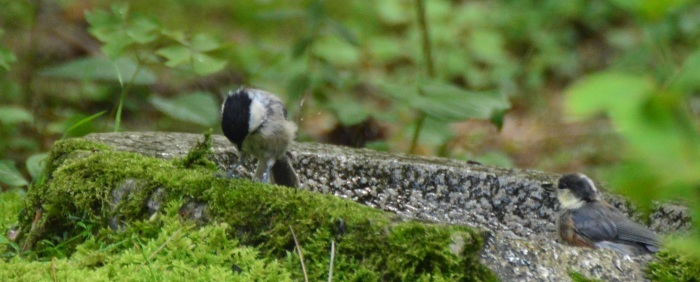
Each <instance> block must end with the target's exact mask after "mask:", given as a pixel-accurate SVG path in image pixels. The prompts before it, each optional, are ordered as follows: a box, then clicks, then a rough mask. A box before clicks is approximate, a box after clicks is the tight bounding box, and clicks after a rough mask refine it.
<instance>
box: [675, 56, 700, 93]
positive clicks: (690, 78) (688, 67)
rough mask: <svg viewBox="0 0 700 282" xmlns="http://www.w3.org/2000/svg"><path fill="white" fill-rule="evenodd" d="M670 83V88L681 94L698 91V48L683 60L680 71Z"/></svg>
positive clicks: (699, 60) (699, 78)
mask: <svg viewBox="0 0 700 282" xmlns="http://www.w3.org/2000/svg"><path fill="white" fill-rule="evenodd" d="M671 83H672V87H673V88H674V89H675V90H676V91H679V92H681V93H692V92H693V91H697V90H700V48H698V49H697V50H695V51H694V52H693V53H692V54H691V55H690V56H688V57H687V58H686V59H685V62H683V67H682V68H681V71H680V72H679V73H678V75H677V76H676V77H675V78H673V80H672V81H671Z"/></svg>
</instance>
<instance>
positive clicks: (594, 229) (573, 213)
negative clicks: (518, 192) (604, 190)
mask: <svg viewBox="0 0 700 282" xmlns="http://www.w3.org/2000/svg"><path fill="white" fill-rule="evenodd" d="M557 188H558V189H557V199H558V200H559V204H560V206H561V211H560V214H559V217H558V218H557V221H558V222H557V226H558V234H559V238H560V239H561V240H562V241H564V242H565V243H567V244H569V245H573V246H578V247H587V248H593V249H599V248H600V249H610V250H613V251H616V252H618V253H621V254H624V255H629V256H638V255H644V254H653V253H656V252H657V251H658V250H659V249H660V247H661V240H660V238H659V237H658V236H657V235H656V234H655V233H654V232H652V231H651V230H649V229H648V228H646V227H645V226H642V225H641V224H638V223H636V222H633V221H632V220H630V219H629V218H627V217H626V216H625V215H624V214H623V213H622V212H620V211H619V210H618V209H616V208H615V207H613V206H612V205H610V203H608V202H607V201H605V200H604V199H602V198H601V197H600V194H599V192H598V189H597V188H596V186H595V184H594V183H593V181H592V180H591V179H590V178H588V176H586V175H584V174H582V173H571V174H564V175H562V176H561V177H560V178H559V180H558V184H557Z"/></svg>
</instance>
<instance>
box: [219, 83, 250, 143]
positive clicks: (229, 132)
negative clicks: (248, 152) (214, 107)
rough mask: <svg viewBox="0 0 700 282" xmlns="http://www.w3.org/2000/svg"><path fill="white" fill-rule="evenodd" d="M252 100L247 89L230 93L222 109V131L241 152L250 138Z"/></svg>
mask: <svg viewBox="0 0 700 282" xmlns="http://www.w3.org/2000/svg"><path fill="white" fill-rule="evenodd" d="M251 103H252V100H251V99H250V96H249V95H248V91H247V90H246V89H245V88H241V89H238V90H236V91H233V92H231V93H229V95H228V96H227V97H226V99H225V100H224V104H223V106H222V107H221V130H222V131H223V132H224V136H226V138H228V140H229V141H231V143H233V144H236V148H238V150H241V149H242V147H243V140H244V139H245V138H246V136H248V133H249V132H248V124H249V121H250V105H251Z"/></svg>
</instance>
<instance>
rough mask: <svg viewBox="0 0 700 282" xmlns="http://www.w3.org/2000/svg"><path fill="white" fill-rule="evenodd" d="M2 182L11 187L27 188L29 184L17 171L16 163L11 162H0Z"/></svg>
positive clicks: (0, 179) (0, 180)
mask: <svg viewBox="0 0 700 282" xmlns="http://www.w3.org/2000/svg"><path fill="white" fill-rule="evenodd" d="M0 182H2V183H5V184H7V185H10V186H26V185H28V184H29V182H27V180H26V179H24V176H22V174H21V173H20V172H19V170H17V167H16V166H15V162H13V161H10V160H0Z"/></svg>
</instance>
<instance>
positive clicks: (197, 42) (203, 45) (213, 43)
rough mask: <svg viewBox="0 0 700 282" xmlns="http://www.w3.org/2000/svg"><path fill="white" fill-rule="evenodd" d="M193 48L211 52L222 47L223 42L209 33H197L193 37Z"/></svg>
mask: <svg viewBox="0 0 700 282" xmlns="http://www.w3.org/2000/svg"><path fill="white" fill-rule="evenodd" d="M190 46H191V48H192V50H194V51H198V52H209V51H212V50H216V49H219V47H221V42H220V41H219V40H216V39H214V38H212V37H211V36H209V35H207V34H201V33H200V34H197V35H195V36H194V38H192V43H191V45H190Z"/></svg>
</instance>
